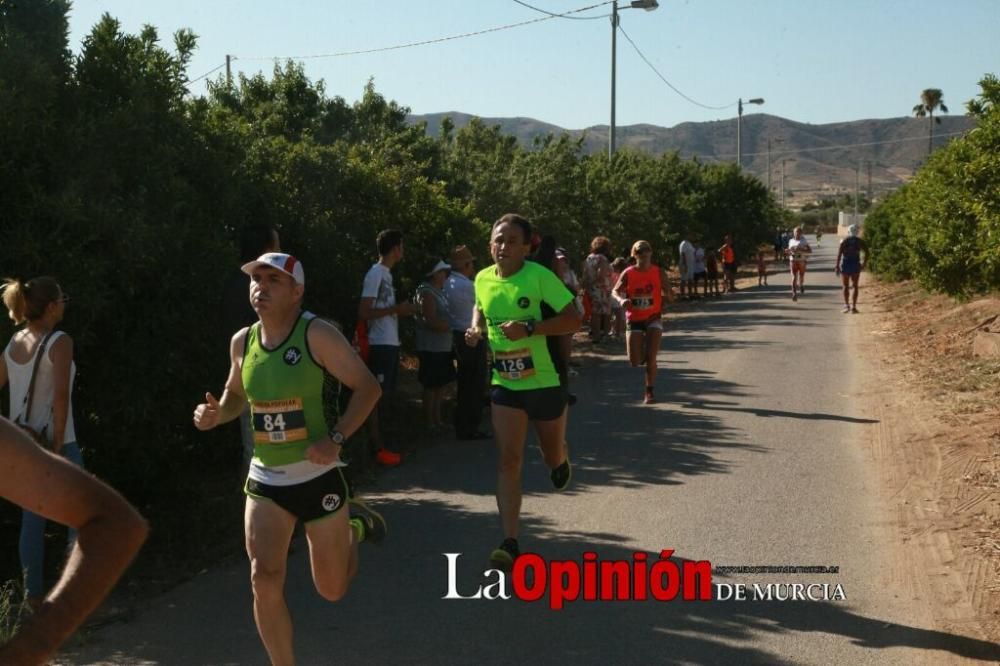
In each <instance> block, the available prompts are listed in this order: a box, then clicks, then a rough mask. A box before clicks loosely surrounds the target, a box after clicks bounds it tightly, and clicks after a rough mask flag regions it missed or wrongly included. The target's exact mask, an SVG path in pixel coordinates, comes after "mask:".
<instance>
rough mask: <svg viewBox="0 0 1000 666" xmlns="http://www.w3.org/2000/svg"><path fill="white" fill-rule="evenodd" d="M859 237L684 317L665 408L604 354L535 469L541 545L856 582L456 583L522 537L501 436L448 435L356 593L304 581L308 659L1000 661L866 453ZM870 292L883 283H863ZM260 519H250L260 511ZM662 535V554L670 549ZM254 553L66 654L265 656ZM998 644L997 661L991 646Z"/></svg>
mask: <svg viewBox="0 0 1000 666" xmlns="http://www.w3.org/2000/svg"><path fill="white" fill-rule="evenodd" d="M835 246H836V239H835V238H832V237H829V236H828V237H827V238H826V242H825V243H824V246H823V248H822V249H821V250H819V252H818V255H817V257H816V258H815V260H814V261H813V262H812V264H811V268H810V273H809V277H808V283H807V290H806V294H805V296H804V297H803V298H801V299H800V300H799V302H797V303H793V302H792V301H791V299H790V298H789V294H788V277H787V275H786V274H781V275H774V276H771V278H770V283H771V284H770V286H769V287H759V288H758V287H751V288H747V289H743V290H740V291H739V292H737V293H736V294H733V295H731V296H727V297H724V298H721V299H717V300H713V301H712V302H707V303H701V304H697V305H694V306H691V307H687V306H685V307H684V308H683V310H684V311H683V312H681V313H679V314H677V315H674V316H671V317H669V325H668V329H667V333H666V335H665V336H664V340H663V344H662V350H661V353H660V364H661V373H660V378H659V381H658V392H657V393H658V397H659V399H660V403H659V404H657V405H655V406H648V407H647V406H643V405H642V404H641V397H642V384H643V382H642V378H641V371H640V370H636V369H632V368H629V367H628V366H627V365H626V363H625V362H624V356H623V352H624V350H623V349H622V348H619V347H609V353H608V355H607V356H606V357H605V358H592V359H586V361H585V367H583V368H582V369H581V372H580V376H579V377H577V378H576V379H575V385H574V390H575V391H576V392H577V393H578V394H579V397H580V402H579V404H578V405H577V406H576V407H574V408H573V410H572V412H571V417H570V428H569V441H570V446H571V451H572V457H573V461H574V463H575V466H574V480H573V485H572V487H571V489H570V490H569V491H567V492H565V493H555V492H553V491H552V490H551V486H550V483H549V480H548V475H547V470H546V469H545V468H544V466H543V465H542V463H541V459H540V456H539V455H537V452H536V450H534V449H532V451H531V452H530V453H529V456H528V457H529V461H528V463H527V464H526V469H525V487H526V496H525V501H524V514H523V537H522V541H521V543H522V548H523V549H524V550H531V551H534V552H538V553H540V554H541V555H543V556H544V557H545V558H547V559H548V558H553V559H574V560H577V561H579V560H580V559H581V557H582V553H583V552H584V551H587V550H593V551H596V552H597V553H598V554H599V556H600V557H601V558H602V559H625V560H628V559H630V558H631V557H632V554H633V552H635V551H647V552H650V553H653V554H656V553H658V552H659V551H660V550H661V549H672V550H674V551H675V558H678V560H677V561H680V560H710V561H711V562H712V563H713V564H714V565H717V566H719V565H830V566H837V567H839V573H837V574H749V573H746V574H739V575H736V574H726V575H722V574H717V575H716V576H715V577H714V579H713V580H714V582H716V583H737V582H744V583H761V584H765V583H797V582H801V583H829V584H830V585H831V587H832V586H834V585H836V584H840V585H841V586H842V587H843V590H844V592H845V594H846V597H847V598H846V600H842V601H774V600H772V601H756V602H754V601H679V600H678V601H672V602H668V603H664V602H656V601H644V602H636V601H616V602H584V601H576V602H572V603H569V604H568V605H567V606H566V608H564V609H563V610H561V611H558V612H557V611H552V610H549V608H548V607H547V605H546V604H545V602H544V601H542V602H537V603H526V602H522V601H520V600H517V599H512V600H509V601H486V600H478V601H475V600H468V601H458V600H443V599H442V596H443V595H444V594H445V593H446V591H447V585H448V580H447V574H448V569H447V560H446V558H445V556H444V555H443V553H462V554H463V555H462V556H461V558H460V559H459V560H458V564H457V568H458V572H457V578H458V591H459V592H461V593H463V594H471V593H472V592H474V591H475V589H476V588H477V586H478V585H479V584H480V583H481V582H482V581H483V579H482V572H483V568H484V565H485V560H486V557H487V555H488V553H489V551H490V550H491V549H492V548H493V547H495V546H496V544H497V543H498V542H499V541H500V537H501V535H500V531H499V521H498V518H497V514H496V508H495V503H494V497H493V491H494V482H495V475H494V471H493V470H494V452H493V449H492V444H491V443H489V442H486V443H478V442H477V443H468V442H450V441H449V442H442V443H440V444H438V445H436V446H434V447H431V448H426V449H422V450H420V451H419V452H418V453H417V454H416V455H415V456H414V457H412V458H411V459H410V460H408V462H407V464H406V465H405V466H402V467H400V468H397V469H395V470H391V471H389V472H386V473H385V474H383V475H382V476H381V477H380V478H379V480H378V484H377V487H375V488H373V489H370V491H369V493H368V495H369V498H370V499H372V500H373V501H374V502H376V503H377V505H378V506H379V508H380V509H381V510H383V512H384V514H385V516H386V518H387V519H388V520H389V522H390V534H389V538H388V540H387V541H386V543H385V544H384V545H383V546H382V547H380V548H374V547H364V548H363V553H362V568H361V573H360V574H359V576H358V578H357V579H356V580H355V581H354V584H353V585H352V588H351V590H350V593H349V594H348V596H347V598H345V599H344V600H342V601H341V602H338V603H336V604H330V603H327V602H324V601H322V600H321V599H320V597H319V596H318V595H317V594H316V593H315V591H314V590H313V589H312V584H311V581H310V578H309V574H308V566H307V561H306V559H305V553H304V551H305V548H304V547H301V546H300V547H299V548H298V549H297V551H296V553H295V554H294V555H293V556H292V559H291V561H290V576H289V581H288V585H287V596H288V599H289V606H290V608H291V612H292V615H293V619H294V623H295V628H296V649H297V655H298V659H299V663H300V664H305V665H313V664H316V665H320V664H389V663H392V664H521V663H528V664H535V663H539V664H554V663H572V664H601V665H607V664H639V663H645V664H650V663H655V664H908V665H910V664H918V663H928V664H940V663H945V662H948V661H965V660H966V659H971V658H972V657H980V658H985V657H991V658H992V659H991V660H995V659H1000V653H998V651H997V648H996V646H992V645H989V644H985V643H982V642H980V641H977V640H974V639H971V638H964V637H962V636H957V635H952V634H947V633H941V632H937V631H934V630H933V629H932V628H931V622H930V620H929V617H930V616H929V613H928V608H927V605H926V604H929V603H933V600H930V599H914V598H913V593H912V589H913V587H912V586H911V585H909V584H908V581H907V576H909V575H911V574H910V573H908V572H906V571H902V570H901V569H900V568H899V566H897V564H896V563H897V562H898V558H897V557H896V556H895V555H894V553H895V550H894V549H896V548H897V547H899V546H898V545H897V544H896V543H894V541H895V536H894V533H893V529H892V527H891V526H890V525H888V523H887V520H886V519H885V512H884V511H883V509H882V506H881V505H880V501H879V499H878V489H877V487H876V486H875V483H876V476H875V474H874V473H872V470H871V462H870V459H869V457H868V455H867V453H866V445H865V443H866V441H867V434H868V433H867V432H866V429H867V428H871V427H873V425H874V422H873V421H871V420H870V419H866V418H864V417H863V416H862V414H863V410H862V409H861V406H860V405H858V404H857V402H856V401H855V399H853V398H852V390H853V388H855V387H856V386H857V384H856V382H857V381H858V372H857V370H858V368H857V366H856V363H859V362H860V361H859V359H857V355H856V354H854V353H853V352H852V348H851V346H850V344H849V341H850V335H851V331H850V328H851V327H852V326H854V327H856V326H860V325H861V323H862V322H863V320H864V317H865V314H864V313H863V312H862V314H860V315H843V314H841V313H840V308H839V302H840V298H839V291H838V288H837V286H836V280H835V278H834V275H833V273H832V266H833V263H832V260H833V255H834V251H835ZM862 304H863V301H862ZM239 519H240V517H238V516H237V517H234V520H239ZM652 557H655V555H652ZM247 578H248V574H247V566H246V563H245V562H240V563H238V564H237V565H233V566H231V567H229V568H225V569H222V570H217V571H210V572H208V573H205V574H203V575H199V576H197V577H196V578H195V579H194V580H193V581H192V582H190V583H188V584H185V585H183V586H181V587H179V588H177V589H175V590H174V591H172V592H170V593H168V594H167V595H165V596H163V597H162V598H160V599H158V600H156V601H154V602H153V603H152V604H151V607H150V608H149V609H148V610H146V611H144V612H143V613H141V614H140V615H139V616H138V617H136V618H134V619H133V620H132V621H130V622H129V623H127V624H118V625H114V626H111V627H108V628H106V629H105V630H103V631H101V632H99V633H97V634H93V635H90V636H89V637H87V640H86V643H85V644H84V645H83V646H77V647H76V648H74V649H73V651H72V653H70V654H68V655H67V656H66V657H65V659H64V661H63V662H61V663H66V664H164V665H176V666H194V665H196V664H265V663H267V660H266V656H265V654H264V651H263V648H262V647H261V645H260V643H259V640H258V638H257V635H256V631H255V629H254V625H253V619H252V616H251V608H250V591H249V585H248V580H247ZM979 663H982V662H979Z"/></svg>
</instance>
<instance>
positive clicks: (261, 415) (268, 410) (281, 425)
mask: <svg viewBox="0 0 1000 666" xmlns="http://www.w3.org/2000/svg"><path fill="white" fill-rule="evenodd" d="M252 407H253V441H254V442H255V443H257V444H287V443H289V442H299V441H302V440H304V439H308V437H309V431H308V430H307V429H306V414H305V412H304V411H303V410H302V398H291V399H288V400H258V401H255V402H254V403H253V406H252Z"/></svg>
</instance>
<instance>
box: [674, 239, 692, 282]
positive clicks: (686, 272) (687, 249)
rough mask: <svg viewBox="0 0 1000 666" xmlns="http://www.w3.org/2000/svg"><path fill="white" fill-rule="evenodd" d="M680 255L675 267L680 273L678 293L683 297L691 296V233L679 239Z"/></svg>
mask: <svg viewBox="0 0 1000 666" xmlns="http://www.w3.org/2000/svg"><path fill="white" fill-rule="evenodd" d="M678 254H679V255H680V258H679V261H678V264H677V268H678V269H679V270H680V273H681V287H680V295H681V297H682V298H683V297H684V296H685V295H687V297H688V298H692V297H693V295H694V291H695V289H694V243H692V242H691V234H687V235H686V236H685V237H684V240H682V241H681V244H680V247H679V248H678Z"/></svg>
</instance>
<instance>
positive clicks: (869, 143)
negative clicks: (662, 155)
mask: <svg viewBox="0 0 1000 666" xmlns="http://www.w3.org/2000/svg"><path fill="white" fill-rule="evenodd" d="M964 134H966V132H945V133H944V134H935V135H934V136H935V137H945V136H961V135H964ZM925 140H926V139H924V137H922V136H915V137H907V138H903V139H885V140H884V141H866V142H864V143H842V144H837V145H833V146H818V147H816V148H796V149H795V150H782V151H780V152H779V151H775V150H772V151H771V159H772V160H773V159H774V158H775V157H780V156H782V155H797V154H799V153H812V152H819V151H821V150H837V149H838V148H863V147H865V146H881V145H885V144H889V143H905V142H906V141H925ZM762 155H767V152H766V151H765V152H760V153H743V157H758V156H762ZM692 157H700V158H704V159H710V160H725V159H728V158H732V157H736V155H735V154H730V155H692Z"/></svg>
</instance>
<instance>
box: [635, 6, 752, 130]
mask: <svg viewBox="0 0 1000 666" xmlns="http://www.w3.org/2000/svg"><path fill="white" fill-rule="evenodd" d="M618 29H619V30H620V31H621V33H622V35H624V36H625V39H627V40H628V43H629V44H631V45H632V48H633V49H635V52H636V53H638V54H639V57H640V58H642V61H643V62H644V63H646V64H647V65H649V68H650V69H651V70H653V73H654V74H656V75H657V76H658V77H660V80H661V81H663V82H664V83H666V84H667V85H668V86H670V89H671V90H673V91H674V92H675V93H677V94H678V95H680V96H681V97H683V98H684V99H686V100H687V101H689V102H691V103H692V104H694V105H695V106H700V107H701V108H703V109H710V110H712V111H721V110H722V109H731V108H733V107H734V106H736V104H737V102H733V103H732V104H726V105H725V106H709V105H707V104H702V103H701V102H699V101H698V100H695V99H691V98H690V97H688V96H687V95H685V94H684V93H682V92H681V91H680V90H678V89H677V86H675V85H674V84H672V83H671V82H670V81H667V79H666V77H665V76H663V74H660V70H658V69H656V67H654V66H653V63H651V62H650V61H649V58H647V57H646V56H645V55H644V54H643V52H642V51H640V50H639V47H638V46H636V44H635V42H633V41H632V38H631V37H629V36H628V33H627V32H625V28H623V27H621V25H619V26H618Z"/></svg>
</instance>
